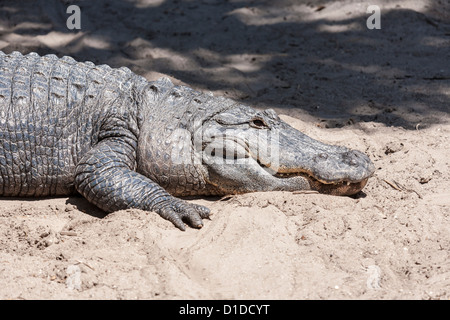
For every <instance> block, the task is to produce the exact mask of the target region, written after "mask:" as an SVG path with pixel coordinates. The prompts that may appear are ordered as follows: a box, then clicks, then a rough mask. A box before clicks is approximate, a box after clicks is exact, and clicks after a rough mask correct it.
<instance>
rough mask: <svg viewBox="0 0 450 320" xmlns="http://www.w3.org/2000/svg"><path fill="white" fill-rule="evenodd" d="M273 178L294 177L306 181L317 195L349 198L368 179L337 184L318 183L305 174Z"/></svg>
mask: <svg viewBox="0 0 450 320" xmlns="http://www.w3.org/2000/svg"><path fill="white" fill-rule="evenodd" d="M274 177H275V178H278V179H290V178H295V177H301V178H303V179H306V180H307V181H308V183H309V186H310V189H311V190H315V191H318V192H319V193H324V194H330V195H335V196H350V195H354V194H356V193H358V192H359V191H361V190H362V189H363V188H364V187H365V185H366V184H367V181H368V180H369V177H367V178H365V179H363V180H361V181H339V182H326V181H319V180H318V179H316V178H314V177H313V176H311V175H308V174H306V173H303V172H300V173H276V174H275V175H274Z"/></svg>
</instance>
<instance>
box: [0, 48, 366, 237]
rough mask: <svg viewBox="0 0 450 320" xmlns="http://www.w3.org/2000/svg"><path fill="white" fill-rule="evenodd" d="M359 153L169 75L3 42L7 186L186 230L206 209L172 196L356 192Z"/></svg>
mask: <svg viewBox="0 0 450 320" xmlns="http://www.w3.org/2000/svg"><path fill="white" fill-rule="evenodd" d="M373 172H374V166H373V164H372V163H371V161H370V160H369V158H368V157H367V156H366V155H364V154H363V153H361V152H359V151H352V150H349V149H347V148H344V147H338V146H330V145H326V144H323V143H321V142H319V141H316V140H313V139H311V138H309V137H308V136H306V135H304V134H302V133H301V132H299V131H297V130H295V129H293V128H292V127H290V126H289V125H288V124H286V123H284V122H283V121H281V120H280V119H279V118H278V116H277V115H276V114H275V112H274V111H273V110H266V111H256V110H254V109H252V108H250V107H248V106H243V105H240V104H238V103H236V102H235V101H232V100H230V99H225V98H222V97H213V96H212V95H210V94H204V93H201V92H198V91H195V90H192V89H190V88H188V87H184V86H174V85H173V84H172V82H170V80H168V79H167V78H162V79H159V80H158V81H154V82H148V81H147V80H146V79H144V78H142V77H139V76H137V75H135V74H134V73H132V72H131V71H130V70H128V69H126V68H120V69H113V68H110V67H108V66H105V65H102V66H95V65H94V64H93V63H90V62H86V63H79V62H77V61H75V60H74V59H72V58H70V57H63V58H61V59H59V58H57V57H56V56H55V55H47V56H44V57H40V56H39V55H37V54H35V53H31V54H28V55H25V56H24V55H22V54H20V53H18V52H14V53H12V54H10V55H6V54H4V53H3V52H1V51H0V196H15V197H17V196H19V197H39V196H52V195H69V194H73V193H76V192H77V193H79V194H81V195H82V196H84V197H85V198H86V199H87V200H88V201H89V202H91V203H93V204H94V205H96V206H97V207H99V208H101V209H102V210H104V211H106V212H112V211H116V210H120V209H126V208H139V209H142V210H148V211H154V212H156V213H158V214H159V215H160V216H161V217H163V218H165V219H167V220H169V221H171V222H172V223H173V224H174V225H175V226H176V227H178V228H179V229H181V230H184V229H185V223H188V224H189V225H190V226H191V227H195V228H200V227H202V226H203V221H202V219H205V218H208V217H209V213H210V211H209V209H208V208H206V207H204V206H200V205H195V204H191V203H188V202H186V201H184V200H182V199H179V198H175V196H188V195H225V194H235V193H244V192H252V191H271V190H290V191H293V190H317V191H319V192H323V193H328V194H334V195H350V194H354V193H357V192H359V191H360V190H361V189H362V188H363V187H364V185H365V184H366V182H367V180H368V178H369V177H370V176H371V175H372V174H373Z"/></svg>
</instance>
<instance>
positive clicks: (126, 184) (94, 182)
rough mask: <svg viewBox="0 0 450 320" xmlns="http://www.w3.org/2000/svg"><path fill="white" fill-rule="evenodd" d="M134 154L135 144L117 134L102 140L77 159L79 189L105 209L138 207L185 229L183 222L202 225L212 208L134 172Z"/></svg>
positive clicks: (76, 184)
mask: <svg viewBox="0 0 450 320" xmlns="http://www.w3.org/2000/svg"><path fill="white" fill-rule="evenodd" d="M134 154H135V152H134V149H133V147H131V146H130V145H129V144H127V143H126V142H123V141H121V140H120V139H118V138H113V139H105V140H102V141H101V142H99V143H98V144H97V145H96V146H95V147H93V148H92V149H91V150H90V151H89V152H88V153H87V154H86V155H85V156H84V157H83V158H82V159H81V161H80V162H79V163H78V165H77V169H76V173H75V187H76V189H77V190H78V192H79V193H81V194H82V195H83V196H84V197H85V198H86V199H87V200H88V201H89V202H91V203H93V204H95V205H96V206H98V207H99V208H101V209H102V210H104V211H106V212H113V211H116V210H120V209H127V208H139V209H143V210H148V211H154V212H156V213H158V214H159V215H160V216H161V217H163V218H164V219H167V220H169V221H171V222H172V223H173V224H174V225H175V226H176V227H178V228H179V229H181V230H185V225H184V222H186V223H188V224H189V225H190V226H191V227H194V228H201V227H202V226H203V222H202V219H203V218H208V217H209V212H210V211H209V209H208V208H206V207H204V206H201V205H196V204H190V203H188V202H186V201H184V200H181V199H178V198H175V197H173V196H171V195H170V194H169V193H168V192H167V191H165V190H164V189H163V188H161V187H160V186H159V185H158V184H157V183H155V182H153V181H152V180H150V179H149V178H147V177H145V176H143V175H141V174H139V173H137V172H135V171H134V170H133V169H134V166H135V165H134V164H135V157H134Z"/></svg>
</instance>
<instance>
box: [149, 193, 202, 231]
mask: <svg viewBox="0 0 450 320" xmlns="http://www.w3.org/2000/svg"><path fill="white" fill-rule="evenodd" d="M160 205H161V207H160V208H159V209H156V210H155V211H156V212H157V213H159V215H160V216H161V217H162V218H164V219H166V220H169V221H170V222H172V223H173V224H174V225H175V226H176V227H177V228H178V229H180V230H182V231H185V230H186V226H185V224H184V223H185V222H186V223H187V224H189V226H191V227H192V228H197V229H201V228H202V227H203V221H202V219H209V214H210V210H209V209H208V208H206V207H204V206H201V205H198V204H190V203H188V202H185V201H183V200H180V199H176V198H172V199H170V200H168V202H165V203H164V204H163V203H160Z"/></svg>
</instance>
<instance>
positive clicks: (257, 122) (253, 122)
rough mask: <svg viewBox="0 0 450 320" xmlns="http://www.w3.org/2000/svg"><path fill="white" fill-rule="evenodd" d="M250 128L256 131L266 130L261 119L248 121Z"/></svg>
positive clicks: (265, 125)
mask: <svg viewBox="0 0 450 320" xmlns="http://www.w3.org/2000/svg"><path fill="white" fill-rule="evenodd" d="M250 126H251V127H254V128H257V129H265V128H268V126H267V124H266V123H265V122H264V121H263V120H261V119H253V120H251V121H250Z"/></svg>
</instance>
